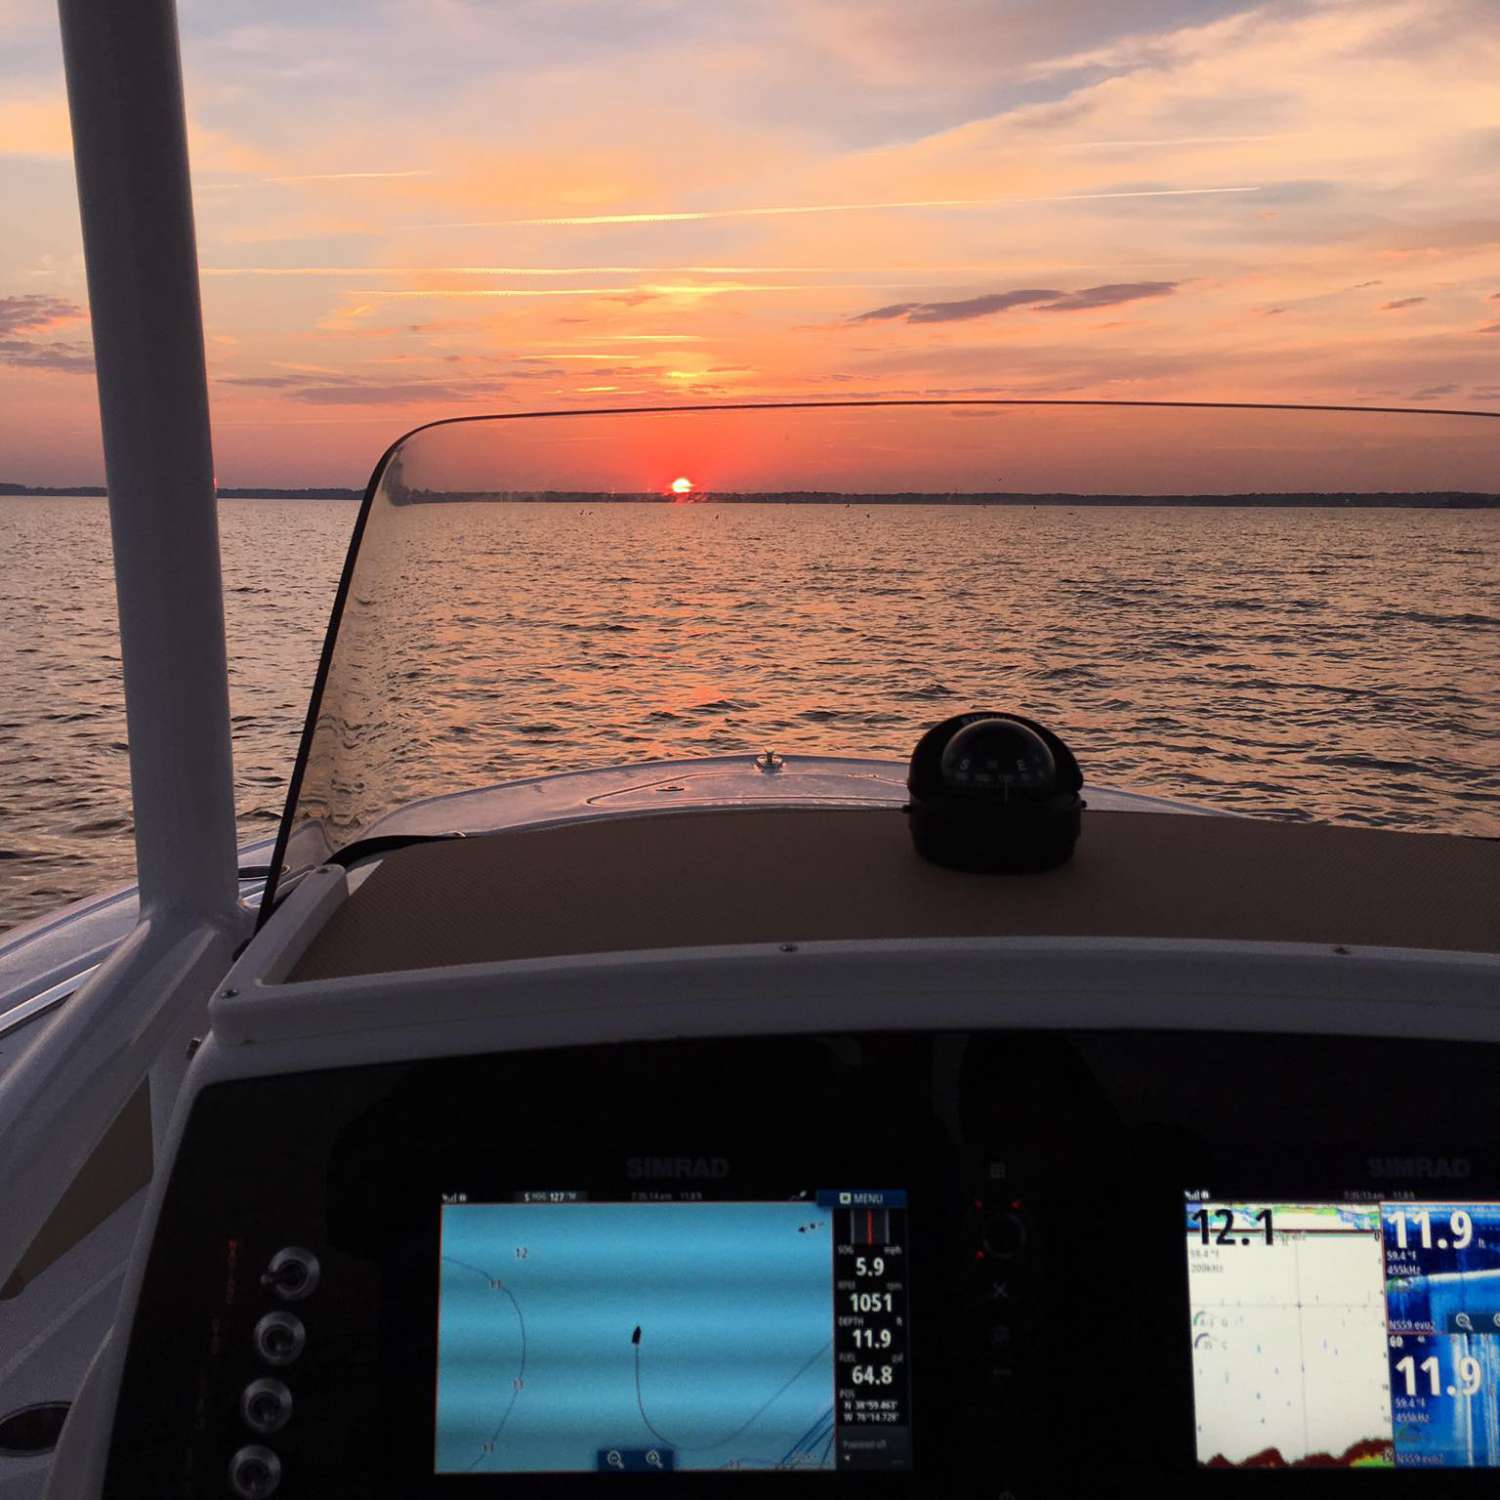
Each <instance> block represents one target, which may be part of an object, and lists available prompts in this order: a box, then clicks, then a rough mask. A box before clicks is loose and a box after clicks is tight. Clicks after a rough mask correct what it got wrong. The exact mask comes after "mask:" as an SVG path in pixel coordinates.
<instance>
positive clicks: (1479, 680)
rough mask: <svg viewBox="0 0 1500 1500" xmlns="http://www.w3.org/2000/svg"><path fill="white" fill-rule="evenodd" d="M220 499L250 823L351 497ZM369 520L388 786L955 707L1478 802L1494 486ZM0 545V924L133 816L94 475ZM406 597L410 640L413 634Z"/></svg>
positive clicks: (835, 743)
mask: <svg viewBox="0 0 1500 1500" xmlns="http://www.w3.org/2000/svg"><path fill="white" fill-rule="evenodd" d="M220 514H221V526H222V532H223V539H224V571H225V582H226V588H227V595H226V600H227V608H228V628H229V634H230V655H231V663H232V664H231V673H232V676H231V697H232V708H233V713H234V732H235V758H236V761H235V764H236V777H237V783H238V807H239V815H240V827H241V833H242V836H243V837H244V838H245V839H250V838H253V837H256V836H263V835H265V834H268V833H270V832H272V831H274V827H275V821H276V818H277V817H278V815H279V813H280V809H281V799H282V797H283V795H284V787H285V777H286V775H287V773H288V771H289V769H290V766H291V761H292V757H293V754H294V753H295V749H296V743H297V737H298V734H299V732H300V728H301V720H302V714H303V711H304V705H305V701H306V695H307V690H308V687H309V685H310V682H311V678H312V673H313V669H314V666H315V663H316V658H317V650H318V644H319V641H320V640H321V637H322V632H323V628H324V625H325V623H326V619H327V613H328V608H329V605H330V602H331V599H332V594H333V587H334V583H335V580H336V578H337V574H338V569H339V564H340V561H341V558H342V554H343V549H344V546H345V543H346V541H347V537H348V533H349V529H350V527H351V526H352V524H353V520H354V514H355V507H354V506H353V505H346V504H337V503H313V502H295V501H292V502H285V501H225V502H223V503H222V505H221V511H220ZM400 519H401V525H402V526H403V527H405V528H407V530H406V532H405V534H404V536H403V546H402V547H400V548H398V549H396V551H395V553H393V556H396V557H399V558H400V560H401V562H400V567H399V569H398V570H397V574H396V575H395V584H396V586H397V587H398V588H399V589H400V591H401V593H402V597H404V599H405V600H406V603H407V608H408V610H409V615H408V621H407V623H408V625H409V627H410V634H409V636H408V637H403V638H401V639H400V640H397V641H395V642H393V649H392V653H391V655H390V662H391V664H392V668H393V670H392V671H391V673H390V674H389V676H388V678H387V681H386V686H385V689H384V691H385V693H386V695H387V702H388V706H389V705H393V707H391V712H392V714H393V717H397V718H400V719H401V721H402V723H403V734H404V735H405V743H406V747H407V749H406V753H405V754H403V756H402V758H401V764H400V767H399V776H398V778H397V784H396V786H395V790H396V791H398V792H399V793H400V794H401V795H403V796H404V795H417V794H426V793H429V792H433V791H438V790H446V789H452V788H453V787H455V786H459V785H465V784H470V785H474V784H485V783H489V782H494V781H499V780H505V779H508V778H511V777H516V776H522V775H527V774H533V773H536V772H541V771H547V770H555V769H562V768H576V767H583V766H591V765H603V764H610V763H614V762H617V761H621V760H634V759H641V760H644V759H650V758H655V757H661V756H672V755H702V754H720V753H724V752H729V751H741V750H758V749H760V748H762V747H764V746H767V745H770V746H773V747H775V748H777V749H780V750H783V751H792V752H796V751H843V752H856V753H866V754H872V755H888V756H892V757H897V758H904V757H905V755H906V754H907V752H908V751H909V749H910V747H911V745H912V743H913V742H914V741H915V739H916V736H917V734H918V732H919V731H920V730H921V728H922V727H923V726H925V725H927V724H929V723H932V722H933V721H935V720H936V719H938V718H940V717H944V716H946V715H947V714H949V713H954V712H958V711H959V710H961V709H964V708H968V707H972V706H976V705H978V706H998V707H1007V708H1014V709H1017V710H1018V711H1020V712H1023V713H1028V714H1031V715H1033V716H1035V717H1038V718H1042V719H1044V720H1046V721H1047V722H1049V723H1051V724H1053V725H1054V726H1055V727H1056V728H1057V729H1058V730H1059V731H1060V732H1061V733H1062V734H1063V735H1064V736H1065V738H1067V739H1068V741H1069V743H1070V744H1072V745H1073V747H1074V749H1075V750H1076V751H1077V753H1078V757H1079V760H1080V762H1081V763H1082V765H1083V767H1084V771H1085V774H1086V776H1088V778H1089V779H1090V780H1092V781H1096V782H1105V783H1112V784H1116V785H1122V786H1127V787H1134V788H1137V789H1140V790H1144V791H1152V792H1160V793H1166V794H1178V795H1183V796H1187V797H1190V798H1193V799H1195V800H1198V801H1200V802H1203V803H1207V804H1216V805H1220V806H1224V807H1230V808H1233V809H1235V810H1237V811H1241V812H1250V813H1254V814H1258V815H1261V816H1266V817H1275V818H1295V819H1307V818H1316V819H1323V820H1328V821H1335V822H1347V823H1363V824H1380V825H1385V826H1391V827H1401V828H1413V829H1441V830H1445V831H1450V832H1462V833H1477V834H1488V835H1495V834H1497V833H1500V598H1497V595H1500V568H1497V559H1500V511H1465V512H1443V511H1431V510H1426V511H1424V510H1387V511H1359V512H1351V511H1342V510H1251V509H1231V510H1196V509H1194V510H1179V509H1153V508H1140V507H1121V508H1091V507H1090V508H1078V509H1067V508H1046V507H1039V508H1036V509H1026V508H1014V507H994V508H987V507H967V506H966V507H944V506H909V507H908V506H899V507H897V506H892V507H880V508H877V509H870V508H866V507H861V506H851V507H847V508H846V507H844V506H836V507H835V506H802V507H793V506H770V505H767V506H759V505H740V506H681V507H677V506H662V505H615V506H606V505H600V506H597V507H592V508H583V507H574V506H568V505H516V504H470V505H446V506H419V507H410V508H409V509H408V510H407V511H406V512H405V514H404V515H403V516H402V517H401V518H400ZM0 556H4V557H5V558H6V559H7V566H6V569H5V571H4V574H3V576H0V638H3V640H4V642H5V643H6V649H5V651H4V652H3V654H0V927H3V926H5V925H7V924H9V923H14V922H17V921H21V920H24V919H26V918H27V917H30V916H34V915H37V914H39V913H41V912H44V911H46V910H47V909H49V908H51V907H54V906H57V905H59V904H61V903H63V902H65V901H67V900H70V899H73V898H76V897H78V896H80V895H85V894H88V893H90V892H92V891H94V890H96V889H98V888H100V887H101V886H104V885H107V884H109V883H111V882H114V881H120V880H124V879H128V878H129V876H130V872H131V864H132V849H131V834H130V819H129V796H128V765H127V760H126V753H125V743H124V721H123V709H122V705H121V696H120V683H119V659H118V646H117V641H116V638H115V632H114V620H113V609H114V601H113V588H112V584H111V581H110V573H109V559H108V534H107V526H106V520H105V509H104V503H103V502H102V501H95V500H32V499H4V500H0ZM435 564H441V566H442V569H443V570H444V571H445V573H446V575H447V576H448V578H449V580H450V584H449V586H448V587H447V588H445V589H444V590H441V591H434V590H433V589H432V588H431V587H430V583H431V573H432V567H433V565H435ZM356 607H357V606H356ZM439 618H441V621H442V622H443V623H442V628H441V629H440V630H438V631H437V632H436V634H435V635H434V636H433V637H432V638H433V639H434V640H436V641H438V642H439V643H440V644H439V647H438V648H437V649H436V650H432V649H427V648H425V647H424V648H421V649H418V647H417V646H416V645H415V644H413V643H418V642H425V641H426V640H427V639H428V631H429V628H430V627H433V626H434V625H435V622H436V621H437V620H438V619H439ZM397 668H399V670H396V669H397ZM402 673H408V674H410V676H409V677H408V678H406V681H407V683H408V684H409V692H410V699H411V701H410V702H409V703H405V704H403V703H402V702H401V701H400V700H401V698H402V695H403V692H404V691H406V690H404V689H403V687H402ZM413 747H415V749H416V751H417V752H419V753H413Z"/></svg>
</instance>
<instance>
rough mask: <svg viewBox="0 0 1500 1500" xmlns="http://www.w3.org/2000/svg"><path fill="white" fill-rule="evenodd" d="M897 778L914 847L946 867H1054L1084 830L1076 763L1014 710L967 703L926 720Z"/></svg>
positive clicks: (1031, 870)
mask: <svg viewBox="0 0 1500 1500" xmlns="http://www.w3.org/2000/svg"><path fill="white" fill-rule="evenodd" d="M906 785H907V790H908V791H909V792H910V793H911V801H910V803H908V804H907V808H906V812H907V815H908V816H909V818H910V819H911V836H912V842H913V843H914V844H915V845H916V849H917V853H918V854H920V855H921V856H922V857H923V858H924V859H927V860H931V861H932V862H933V863H934V864H938V865H944V866H946V867H947V868H949V869H953V870H968V871H974V872H977V873H986V874H1006V875H1025V874H1036V873H1039V872H1041V871H1043V870H1051V869H1055V868H1056V867H1057V866H1058V865H1061V864H1064V863H1066V862H1067V860H1068V859H1069V858H1070V857H1071V856H1072V853H1073V846H1074V845H1075V844H1076V843H1077V842H1078V836H1079V834H1080V833H1081V832H1082V830H1083V811H1084V808H1085V807H1086V806H1087V804H1086V803H1085V802H1084V800H1083V798H1082V797H1081V796H1080V795H1079V793H1080V791H1081V790H1082V787H1083V773H1082V772H1081V771H1080V770H1079V769H1078V761H1077V760H1076V759H1075V758H1074V755H1073V752H1072V751H1071V750H1069V749H1068V747H1067V746H1066V745H1065V744H1064V743H1063V742H1062V740H1061V739H1060V738H1059V737H1058V736H1057V735H1056V734H1054V733H1053V732H1052V731H1051V730H1050V729H1048V728H1047V727H1046V726H1045V725H1043V724H1038V723H1037V722H1036V721H1035V720H1034V719H1027V718H1023V717H1022V716H1021V715H1020V714H1010V713H998V712H992V711H989V710H984V709H976V710H974V711H973V712H971V713H966V714H957V715H955V716H954V717H953V718H951V719H944V720H943V722H942V723H941V724H937V725H934V726H933V727H932V728H931V729H929V730H928V731H927V733H926V734H924V735H923V736H922V738H921V739H920V740H918V741H917V748H916V749H915V750H914V751H912V757H911V769H910V771H909V772H908V774H907V778H906Z"/></svg>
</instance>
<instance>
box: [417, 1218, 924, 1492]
mask: <svg viewBox="0 0 1500 1500" xmlns="http://www.w3.org/2000/svg"><path fill="white" fill-rule="evenodd" d="M441 1211H442V1239H441V1267H440V1272H439V1278H438V1283H439V1295H438V1314H437V1316H438V1356H437V1392H436V1452H435V1461H434V1467H435V1469H436V1471H437V1472H438V1473H440V1474H462V1473H537V1472H580V1471H594V1472H658V1473H669V1472H675V1471H678V1470H745V1471H758V1472H764V1471H774V1470H795V1471H799V1472H809V1471H812V1472H816V1471H828V1472H832V1471H835V1470H839V1469H857V1468H883V1469H900V1468H908V1467H910V1454H911V1433H910V1381H909V1371H908V1367H907V1349H908V1336H909V1327H908V1308H907V1270H906V1253H907V1252H906V1223H905V1220H906V1194H905V1193H904V1192H901V1191H888V1190H864V1189H832V1190H821V1191H817V1192H811V1191H809V1192H806V1193H799V1194H798V1195H796V1196H795V1197H793V1198H790V1199H788V1200H786V1201H777V1202H646V1203H640V1202H629V1203H620V1202H610V1203H600V1202H590V1201H587V1200H586V1199H585V1198H584V1196H583V1195H582V1194H578V1193H569V1192H556V1193H534V1194H533V1193H528V1194H521V1195H518V1201H515V1202H508V1203H445V1204H443V1206H442V1210H441Z"/></svg>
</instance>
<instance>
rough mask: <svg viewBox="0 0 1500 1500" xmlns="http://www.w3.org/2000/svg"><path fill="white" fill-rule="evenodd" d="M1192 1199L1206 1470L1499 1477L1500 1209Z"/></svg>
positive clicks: (1191, 1258) (1200, 1192)
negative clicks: (1490, 1473)
mask: <svg viewBox="0 0 1500 1500" xmlns="http://www.w3.org/2000/svg"><path fill="white" fill-rule="evenodd" d="M1186 1197H1187V1203H1186V1210H1185V1212H1186V1217H1185V1225H1184V1228H1185V1232H1186V1239H1187V1268H1188V1288H1189V1303H1190V1308H1191V1318H1192V1329H1191V1337H1192V1362H1193V1393H1194V1407H1195V1419H1196V1425H1197V1457H1198V1462H1199V1464H1200V1465H1202V1466H1205V1467H1208V1468H1229V1467H1233V1468H1277V1467H1298V1468H1398V1469H1401V1468H1406V1469H1413V1468H1420V1469H1439V1468H1441V1469H1455V1468H1464V1469H1479V1468H1495V1467H1500V1203H1495V1202H1472V1201H1463V1200H1462V1199H1459V1198H1448V1199H1445V1200H1438V1201H1429V1202H1417V1201H1396V1200H1382V1201H1369V1202H1334V1201H1329V1202H1311V1201H1304V1202H1285V1201H1279V1200H1276V1199H1273V1198H1264V1199H1248V1198H1239V1197H1233V1198H1230V1197H1224V1196H1216V1195H1214V1194H1211V1193H1210V1192H1208V1191H1207V1190H1205V1189H1198V1188H1195V1189H1190V1190H1187V1192H1186Z"/></svg>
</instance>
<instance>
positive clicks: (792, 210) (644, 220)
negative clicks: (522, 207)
mask: <svg viewBox="0 0 1500 1500" xmlns="http://www.w3.org/2000/svg"><path fill="white" fill-rule="evenodd" d="M1260 191H1261V189H1260V188H1259V187H1204V188H1141V189H1138V190H1136V191H1133V192H1119V193H1059V194H1057V195H1055V196H1044V197H1038V198H910V199H900V200H897V201H895V202H889V203H804V204H799V205H797V206H795V207H789V208H712V209H694V210H689V211H682V212H674V213H639V214H576V215H568V216H553V217H547V218H538V219H491V220H487V221H483V222H478V221H476V222H473V223H459V224H407V225H404V226H402V227H404V228H406V229H507V228H514V227H517V226H521V227H528V226H529V227H537V226H556V225H589V224H681V223H688V222H693V221H696V220H700V219H766V218H779V217H784V216H787V215H791V214H848V213H867V212H872V211H876V210H885V209H903V208H1004V207H1008V206H1011V205H1014V204H1025V203H1091V202H1099V201H1101V200H1104V199H1113V198H1194V197H1206V196H1208V195H1210V194H1214V193H1258V192H1260Z"/></svg>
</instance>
